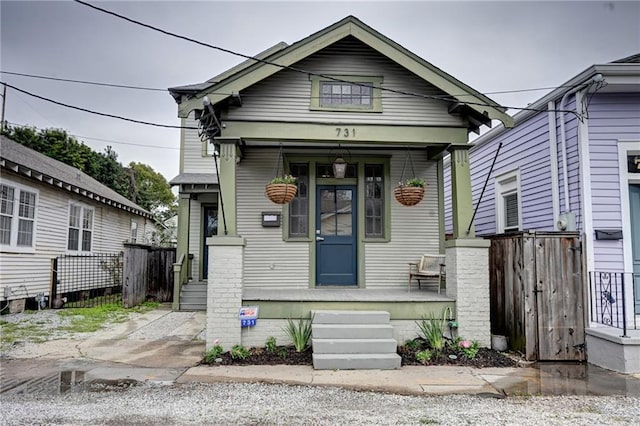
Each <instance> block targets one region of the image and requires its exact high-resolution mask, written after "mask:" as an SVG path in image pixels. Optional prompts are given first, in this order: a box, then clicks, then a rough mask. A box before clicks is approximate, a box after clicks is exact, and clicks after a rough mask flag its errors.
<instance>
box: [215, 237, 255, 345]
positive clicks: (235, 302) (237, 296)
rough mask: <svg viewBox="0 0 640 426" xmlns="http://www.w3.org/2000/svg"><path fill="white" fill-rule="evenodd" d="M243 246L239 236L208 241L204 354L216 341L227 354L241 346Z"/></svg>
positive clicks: (242, 240) (243, 242) (242, 239)
mask: <svg viewBox="0 0 640 426" xmlns="http://www.w3.org/2000/svg"><path fill="white" fill-rule="evenodd" d="M245 244H246V243H245V240H244V238H242V237H238V236H233V237H223V236H220V237H211V238H207V245H208V246H209V278H208V281H207V341H206V349H207V350H209V349H211V347H212V346H213V345H214V343H213V342H214V341H215V340H219V344H220V345H222V347H223V348H224V349H225V350H227V351H228V350H230V349H231V348H232V347H233V346H234V345H239V344H241V343H242V336H241V328H240V320H239V319H238V309H239V308H240V306H241V305H242V282H243V274H242V270H243V269H242V267H243V259H244V246H245Z"/></svg>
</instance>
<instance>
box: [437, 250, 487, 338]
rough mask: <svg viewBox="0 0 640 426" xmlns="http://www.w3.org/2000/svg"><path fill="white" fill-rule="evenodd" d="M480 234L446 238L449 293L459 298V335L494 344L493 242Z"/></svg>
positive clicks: (457, 306) (457, 308)
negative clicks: (468, 236)
mask: <svg viewBox="0 0 640 426" xmlns="http://www.w3.org/2000/svg"><path fill="white" fill-rule="evenodd" d="M490 245H491V241H489V240H483V239H480V238H458V239H455V240H450V241H447V242H445V251H446V265H447V296H449V297H452V298H454V299H455V300H456V320H457V321H458V335H459V336H460V337H463V338H465V339H470V340H477V341H478V343H480V346H483V347H489V346H491V312H490V306H489V246H490Z"/></svg>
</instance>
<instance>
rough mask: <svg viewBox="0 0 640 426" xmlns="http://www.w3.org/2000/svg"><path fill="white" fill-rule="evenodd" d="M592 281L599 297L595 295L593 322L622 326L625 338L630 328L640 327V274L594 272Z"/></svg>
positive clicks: (593, 293)
mask: <svg viewBox="0 0 640 426" xmlns="http://www.w3.org/2000/svg"><path fill="white" fill-rule="evenodd" d="M589 282H590V288H591V291H592V295H593V296H595V297H592V298H591V321H593V322H596V323H599V324H604V325H608V326H610V327H615V328H619V329H621V330H622V331H623V336H625V337H626V336H627V330H628V329H638V328H639V327H640V324H639V322H638V319H637V318H638V317H639V316H640V315H638V313H640V306H639V305H638V303H637V300H638V294H639V293H638V292H639V291H640V274H632V273H624V272H610V271H591V272H590V273H589ZM629 283H631V285H629ZM629 300H631V301H632V302H633V303H629V302H628V301H629ZM630 310H631V311H630Z"/></svg>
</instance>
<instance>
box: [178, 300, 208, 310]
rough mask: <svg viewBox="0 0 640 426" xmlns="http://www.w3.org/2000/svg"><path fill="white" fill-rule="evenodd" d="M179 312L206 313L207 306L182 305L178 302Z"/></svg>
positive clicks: (199, 304) (201, 304)
mask: <svg viewBox="0 0 640 426" xmlns="http://www.w3.org/2000/svg"><path fill="white" fill-rule="evenodd" d="M180 310H181V311H187V312H189V311H206V310H207V305H206V304H204V303H183V302H180Z"/></svg>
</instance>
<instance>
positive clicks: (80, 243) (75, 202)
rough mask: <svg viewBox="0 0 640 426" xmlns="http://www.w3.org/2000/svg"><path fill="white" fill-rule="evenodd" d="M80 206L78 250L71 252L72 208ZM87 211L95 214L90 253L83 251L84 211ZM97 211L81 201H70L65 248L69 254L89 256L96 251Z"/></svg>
mask: <svg viewBox="0 0 640 426" xmlns="http://www.w3.org/2000/svg"><path fill="white" fill-rule="evenodd" d="M72 205H74V206H79V207H80V228H79V229H80V232H79V234H78V250H71V249H69V229H70V227H69V219H70V217H71V206H72ZM85 210H91V211H92V212H93V215H92V219H91V250H89V251H84V250H82V231H83V227H82V221H83V219H84V211H85ZM95 225H96V209H95V208H94V207H93V206H90V205H88V204H86V203H82V202H79V201H74V200H71V201H69V205H68V207H67V222H66V226H65V230H66V233H65V243H64V245H65V248H66V252H67V253H68V254H89V253H93V251H94V238H93V237H94V235H95V228H96V226H95Z"/></svg>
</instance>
